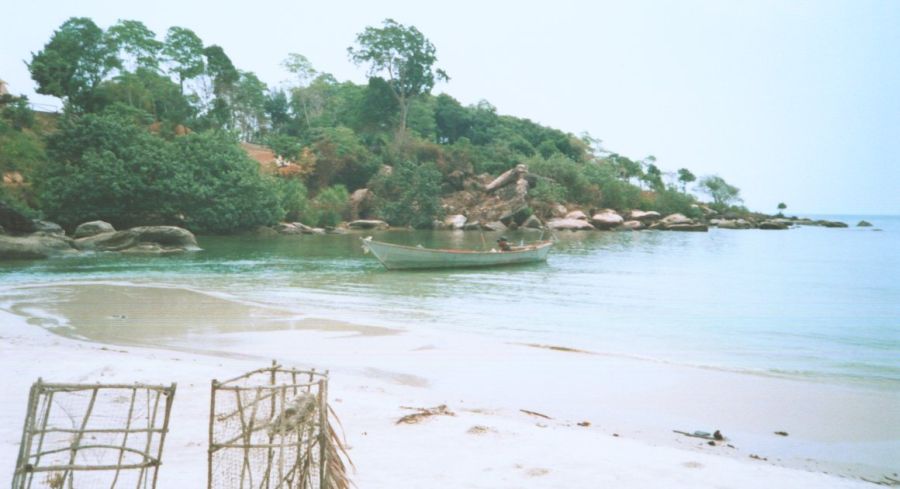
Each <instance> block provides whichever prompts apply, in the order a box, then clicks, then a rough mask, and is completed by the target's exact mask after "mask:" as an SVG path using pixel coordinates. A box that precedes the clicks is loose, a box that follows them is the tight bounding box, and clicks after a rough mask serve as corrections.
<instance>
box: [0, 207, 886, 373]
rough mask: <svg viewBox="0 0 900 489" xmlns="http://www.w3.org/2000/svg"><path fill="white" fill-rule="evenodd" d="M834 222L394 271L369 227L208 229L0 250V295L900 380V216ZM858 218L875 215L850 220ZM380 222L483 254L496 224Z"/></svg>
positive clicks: (624, 235) (395, 237) (579, 246)
mask: <svg viewBox="0 0 900 489" xmlns="http://www.w3.org/2000/svg"><path fill="white" fill-rule="evenodd" d="M830 218H837V219H841V220H844V221H847V222H849V223H851V227H850V228H846V229H828V228H820V227H800V228H795V229H791V230H786V231H762V230H719V229H711V230H710V232H708V233H676V232H657V231H642V232H581V233H571V232H565V233H558V234H557V235H556V237H557V239H558V242H557V244H556V246H555V248H554V250H553V252H552V253H551V255H550V257H549V259H548V261H547V263H541V264H532V265H522V266H515V267H508V268H493V269H477V270H444V271H405V272H400V271H392V272H389V271H386V270H384V269H383V268H382V267H381V265H380V264H379V263H378V262H377V261H376V260H375V259H374V258H373V257H372V256H371V255H365V254H364V253H363V251H362V249H361V247H360V242H359V238H360V237H361V236H363V235H361V234H358V233H351V234H345V235H326V236H281V237H276V238H271V237H266V238H262V237H249V236H236V237H203V236H201V237H199V242H200V246H201V247H202V248H203V251H200V252H196V253H187V254H183V255H178V256H167V257H137V256H124V255H119V254H112V253H98V254H88V255H82V256H77V257H67V258H57V259H50V260H42V261H25V262H6V263H2V264H0V295H2V294H7V295H9V292H10V291H11V290H13V289H15V288H18V287H21V286H23V285H31V284H57V283H71V282H77V283H94V282H104V283H122V284H141V285H162V286H171V287H190V288H193V289H200V290H204V291H208V292H213V293H216V294H220V295H222V296H224V297H230V298H234V299H236V300H241V301H249V302H252V303H257V304H262V305H267V306H276V307H278V308H281V309H291V310H296V311H297V313H298V314H303V315H305V316H307V317H309V316H312V317H323V318H332V319H341V320H348V321H351V322H356V323H363V324H370V325H386V326H392V327H400V328H404V329H416V328H435V329H439V330H443V331H450V332H453V331H465V332H468V333H474V334H481V335H489V336H491V337H495V338H499V339H501V340H504V341H510V342H529V343H541V344H547V345H556V346H565V347H571V348H579V349H584V350H590V351H595V352H598V353H606V354H613V355H624V356H629V357H637V358H643V359H646V360H648V361H658V362H671V363H677V364H685V365H694V366H700V367H708V368H716V369H726V370H734V371H740V372H748V373H753V374H758V375H777V376H784V377H788V378H798V379H807V380H810V381H817V382H835V383H848V384H857V385H862V386H869V387H872V388H876V389H900V217H885V216H830ZM863 218H864V219H866V220H868V221H870V222H872V223H873V224H874V228H858V227H852V226H853V224H855V223H856V222H857V221H858V220H860V219H863ZM368 234H371V235H372V236H374V237H375V239H379V240H384V241H390V242H396V243H402V244H410V245H419V244H421V245H423V246H426V247H443V248H450V247H452V248H472V249H480V248H484V247H490V246H491V244H492V243H493V242H494V241H495V240H496V238H497V237H498V236H499V235H497V234H496V233H483V234H482V233H478V232H465V233H464V232H450V231H442V232H420V231H415V232H413V231H379V232H372V233H368ZM507 236H508V237H509V238H510V239H511V240H512V241H515V242H518V241H519V240H533V239H537V238H538V237H539V236H540V233H533V232H528V233H523V232H519V233H516V232H510V233H507ZM545 237H549V236H545Z"/></svg>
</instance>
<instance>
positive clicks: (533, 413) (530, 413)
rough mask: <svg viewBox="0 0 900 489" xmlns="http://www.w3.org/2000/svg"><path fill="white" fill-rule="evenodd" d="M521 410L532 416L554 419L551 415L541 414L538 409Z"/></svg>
mask: <svg viewBox="0 0 900 489" xmlns="http://www.w3.org/2000/svg"><path fill="white" fill-rule="evenodd" d="M519 411H522V412H523V413H525V414H528V415H530V416H537V417H538V418H544V419H553V418H551V417H550V416H547V415H546V414H541V413H538V412H536V411H529V410H527V409H519Z"/></svg>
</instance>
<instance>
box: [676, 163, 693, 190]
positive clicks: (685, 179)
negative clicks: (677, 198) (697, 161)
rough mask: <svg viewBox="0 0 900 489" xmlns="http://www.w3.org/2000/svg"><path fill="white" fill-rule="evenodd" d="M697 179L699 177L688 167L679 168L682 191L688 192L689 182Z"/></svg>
mask: <svg viewBox="0 0 900 489" xmlns="http://www.w3.org/2000/svg"><path fill="white" fill-rule="evenodd" d="M696 180H697V177H696V176H695V175H694V174H693V173H691V171H690V170H688V169H687V168H680V169H679V170H678V181H679V182H681V191H682V192H687V184H689V183H691V182H694V181H696Z"/></svg>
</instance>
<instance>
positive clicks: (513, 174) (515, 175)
mask: <svg viewBox="0 0 900 489" xmlns="http://www.w3.org/2000/svg"><path fill="white" fill-rule="evenodd" d="M527 174H528V166H526V165H522V164H519V165H516V167H515V168H513V169H511V170H508V171H506V172H504V173H503V174H502V175H500V176H499V177H497V178H495V179H494V180H493V181H492V182H491V183H489V184H487V185H485V186H484V191H485V192H493V191H494V190H497V189H498V188H501V187H505V186H506V185H509V184H510V183H513V182H518V181H519V180H520V179H524V178H525V176H526V175H527Z"/></svg>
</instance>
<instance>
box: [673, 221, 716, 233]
mask: <svg viewBox="0 0 900 489" xmlns="http://www.w3.org/2000/svg"><path fill="white" fill-rule="evenodd" d="M663 229H664V230H665V231H689V232H701V233H705V232H707V231H709V226H707V225H706V224H701V223H689V224H672V225H669V226H666V227H665V228H663Z"/></svg>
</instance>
